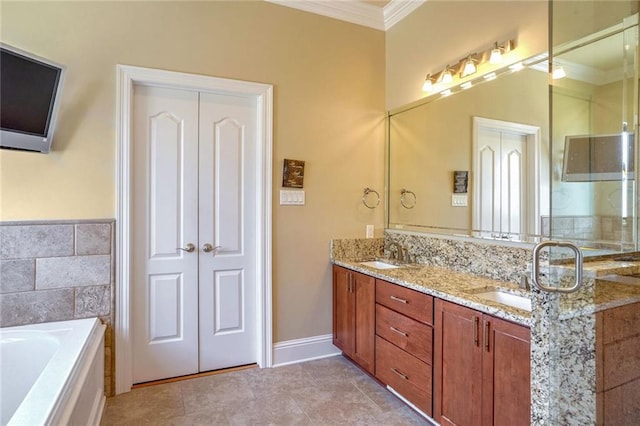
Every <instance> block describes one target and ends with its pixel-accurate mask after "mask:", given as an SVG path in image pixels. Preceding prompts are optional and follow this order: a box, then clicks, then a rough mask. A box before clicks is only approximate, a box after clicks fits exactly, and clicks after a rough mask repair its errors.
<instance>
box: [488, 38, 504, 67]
mask: <svg viewBox="0 0 640 426" xmlns="http://www.w3.org/2000/svg"><path fill="white" fill-rule="evenodd" d="M489 63H490V64H500V63H502V49H500V47H499V46H498V43H497V42H496V47H494V48H493V50H492V51H491V56H489Z"/></svg>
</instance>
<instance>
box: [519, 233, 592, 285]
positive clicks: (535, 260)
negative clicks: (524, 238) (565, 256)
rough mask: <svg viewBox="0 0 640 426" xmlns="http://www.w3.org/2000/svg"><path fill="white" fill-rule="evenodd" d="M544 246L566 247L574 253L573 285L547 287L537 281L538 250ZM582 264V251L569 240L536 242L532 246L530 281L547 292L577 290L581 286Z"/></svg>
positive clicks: (538, 275)
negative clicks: (574, 275) (574, 274)
mask: <svg viewBox="0 0 640 426" xmlns="http://www.w3.org/2000/svg"><path fill="white" fill-rule="evenodd" d="M545 247H566V248H570V249H571V250H573V252H574V253H575V255H576V257H575V263H574V265H575V270H576V279H575V281H574V284H573V286H571V287H564V288H561V287H549V286H546V285H544V284H541V283H540V282H539V279H540V252H541V251H542V249H543V248H545ZM583 266H584V260H583V257H582V252H581V251H580V248H578V246H576V245H575V244H573V243H569V242H559V241H544V242H541V243H538V244H536V246H535V247H534V248H533V274H532V277H531V278H532V279H531V281H532V282H533V284H534V285H535V286H536V287H538V288H539V289H540V290H542V291H547V292H549V293H573V292H574V291H577V290H578V289H579V288H580V287H581V286H582V269H583Z"/></svg>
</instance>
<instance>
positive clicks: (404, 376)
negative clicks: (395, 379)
mask: <svg viewBox="0 0 640 426" xmlns="http://www.w3.org/2000/svg"><path fill="white" fill-rule="evenodd" d="M391 371H393V372H394V373H396V374H397V375H398V376H400V377H402V378H403V379H405V380H409V376H407V375H406V374H404V373H402V372H400V371H398V370H396V369H395V368H391Z"/></svg>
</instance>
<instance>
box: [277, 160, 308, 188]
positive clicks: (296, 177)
mask: <svg viewBox="0 0 640 426" xmlns="http://www.w3.org/2000/svg"><path fill="white" fill-rule="evenodd" d="M303 184H304V161H301V160H288V159H286V158H285V159H284V168H283V170H282V186H283V187H284V188H302V187H303Z"/></svg>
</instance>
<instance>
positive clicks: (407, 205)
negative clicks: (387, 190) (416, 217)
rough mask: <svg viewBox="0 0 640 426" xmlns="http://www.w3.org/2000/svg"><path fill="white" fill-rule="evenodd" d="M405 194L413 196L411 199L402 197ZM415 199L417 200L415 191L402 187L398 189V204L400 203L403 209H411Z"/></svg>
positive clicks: (414, 204)
mask: <svg viewBox="0 0 640 426" xmlns="http://www.w3.org/2000/svg"><path fill="white" fill-rule="evenodd" d="M407 194H411V195H412V196H413V201H411V200H405V198H404V197H405V196H406V195H407ZM416 201H418V197H416V193H415V192H413V191H409V190H408V189H404V188H402V189H401V190H400V204H402V207H404V208H405V209H412V208H414V207H415V206H416Z"/></svg>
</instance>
